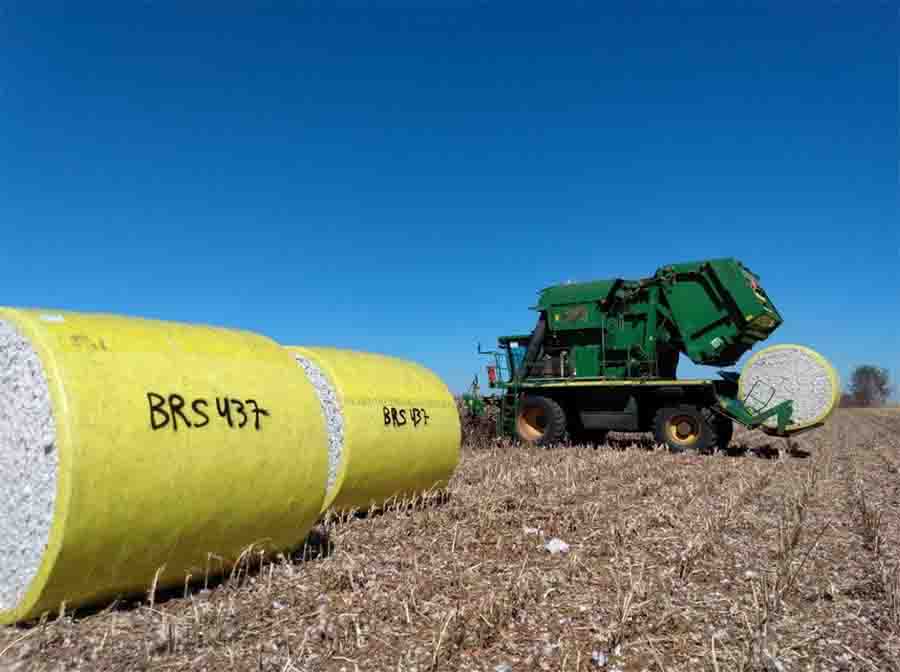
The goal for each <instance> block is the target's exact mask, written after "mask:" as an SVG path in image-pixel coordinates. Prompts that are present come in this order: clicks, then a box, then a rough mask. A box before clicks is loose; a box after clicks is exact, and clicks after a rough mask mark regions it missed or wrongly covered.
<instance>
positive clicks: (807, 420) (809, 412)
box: [738, 344, 841, 432]
mask: <svg viewBox="0 0 900 672" xmlns="http://www.w3.org/2000/svg"><path fill="white" fill-rule="evenodd" d="M738 394H739V396H740V398H741V399H746V400H747V403H748V404H750V405H756V406H758V405H760V404H761V403H763V402H768V403H766V408H771V407H773V406H775V405H776V404H779V403H781V402H783V401H787V400H790V401H792V402H793V415H792V422H791V423H790V424H789V425H788V427H787V430H788V431H794V432H796V431H799V430H801V429H806V428H809V427H812V426H814V425H818V424H821V423H823V422H825V420H826V419H827V418H828V416H829V415H831V413H832V412H833V411H834V409H835V407H836V406H837V403H838V401H839V399H840V394H841V387H840V379H839V377H838V374H837V371H835V369H834V367H833V366H832V365H831V364H830V363H829V362H828V360H827V359H825V357H823V356H822V355H821V354H819V353H818V352H816V351H815V350H813V349H811V348H808V347H806V346H803V345H794V344H784V345H773V346H769V347H768V348H764V349H762V350H760V351H759V352H757V353H756V354H755V355H753V356H752V357H750V359H748V360H747V364H746V365H745V366H744V368H743V369H742V371H741V374H740V377H739V379H738ZM748 395H750V396H749V398H748ZM776 423H777V421H776V418H774V417H772V418H768V419H767V420H766V421H765V422H764V424H763V429H764V430H765V429H769V430H771V429H774V428H775V427H776Z"/></svg>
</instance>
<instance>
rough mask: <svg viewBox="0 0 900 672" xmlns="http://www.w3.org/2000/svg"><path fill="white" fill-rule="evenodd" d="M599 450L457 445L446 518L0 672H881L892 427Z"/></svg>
mask: <svg viewBox="0 0 900 672" xmlns="http://www.w3.org/2000/svg"><path fill="white" fill-rule="evenodd" d="M610 444H611V445H607V446H604V447H601V448H599V449H597V450H592V449H585V448H579V447H574V446H571V447H559V448H553V449H541V450H536V449H526V448H521V447H514V446H509V445H508V444H505V443H492V442H490V441H488V440H485V439H483V438H470V439H468V440H467V441H466V443H465V445H464V452H463V459H462V462H461V464H460V467H459V469H458V470H457V472H456V474H455V475H454V477H453V480H452V482H451V484H450V488H449V497H446V496H437V495H435V496H433V497H426V498H423V499H421V500H419V501H416V502H405V503H404V502H399V503H397V504H396V505H394V506H390V507H388V508H387V510H385V511H383V512H378V513H372V514H371V515H367V516H357V517H353V518H348V519H345V520H337V519H328V520H326V521H325V522H324V523H323V524H321V525H319V527H318V528H317V532H316V534H314V535H313V536H312V537H311V538H310V540H309V541H310V543H309V544H308V545H307V547H306V549H305V551H304V552H298V553H297V555H296V557H293V558H285V559H282V560H280V561H278V562H274V563H268V564H266V563H259V562H258V561H257V560H255V559H254V558H253V557H252V556H249V557H248V558H247V562H246V563H245V564H244V565H243V566H242V567H241V568H240V569H239V570H237V571H235V572H233V573H232V575H231V576H229V577H227V578H226V579H225V580H224V581H219V582H216V581H213V580H209V581H207V582H206V586H205V587H204V585H203V582H201V585H200V586H198V587H197V588H195V589H194V590H193V591H188V592H185V591H183V590H179V591H175V592H174V593H169V594H160V593H153V592H151V591H148V596H147V598H146V599H145V600H144V601H141V602H137V603H129V604H118V605H114V606H111V607H108V608H106V609H104V610H103V611H99V612H96V613H76V614H74V615H73V614H64V615H62V616H55V617H53V618H51V619H48V620H46V621H45V622H44V623H42V624H38V625H33V626H30V627H19V628H5V629H3V630H0V670H23V671H24V670H61V669H82V670H135V669H150V670H186V671H187V670H190V671H191V672H200V671H201V670H248V671H249V670H254V671H260V670H272V671H276V670H277V671H290V670H336V671H338V670H347V671H348V672H351V671H354V670H418V671H420V672H423V671H425V670H434V671H437V670H448V671H449V670H485V671H494V670H512V671H516V670H570V671H573V672H574V671H575V670H585V671H586V670H616V669H617V670H622V671H631V670H633V671H638V670H654V671H655V670H659V671H664V670H665V671H675V670H710V671H717V670H721V671H725V670H780V669H784V670H813V669H814V670H891V669H898V667H897V661H898V660H900V583H898V563H900V411H895V410H882V411H857V410H844V409H840V410H838V411H836V412H835V414H834V415H833V416H832V417H831V419H830V421H829V425H828V426H827V427H825V428H822V429H817V430H814V431H813V432H810V433H808V434H805V435H802V438H801V439H799V440H798V441H797V442H796V444H795V445H794V446H793V454H787V453H785V454H781V455H779V452H778V450H777V449H778V445H777V444H775V443H770V442H768V441H767V440H766V437H765V436H763V435H760V434H749V433H746V432H737V433H736V435H735V438H734V441H733V443H732V446H731V448H732V453H733V454H731V455H723V454H718V455H712V456H701V455H697V454H691V453H685V454H681V455H670V454H667V453H664V452H662V451H658V450H655V449H654V447H653V446H652V445H650V444H649V443H643V444H641V443H637V444H636V443H633V442H632V441H631V438H630V437H627V436H626V435H616V436H613V437H611V439H610ZM551 550H552V551H553V552H551ZM148 588H149V587H148Z"/></svg>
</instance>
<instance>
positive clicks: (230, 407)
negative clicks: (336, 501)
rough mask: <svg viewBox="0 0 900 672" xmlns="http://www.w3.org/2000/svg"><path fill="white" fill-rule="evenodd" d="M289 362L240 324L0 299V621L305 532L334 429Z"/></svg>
mask: <svg viewBox="0 0 900 672" xmlns="http://www.w3.org/2000/svg"><path fill="white" fill-rule="evenodd" d="M291 367H293V370H294V371H296V370H297V369H296V367H297V365H296V363H295V362H294V360H293V358H292V357H291V356H290V355H289V354H288V353H287V352H286V351H285V350H284V348H282V347H281V346H280V345H279V344H277V343H275V342H274V341H271V340H270V339H267V338H265V337H262V336H259V335H256V334H252V333H249V332H242V331H234V330H226V329H218V328H212V327H202V326H194V325H185V324H178V323H171V322H159V321H153V320H141V319H136V318H125V317H117V316H111V315H99V314H85V313H70V312H52V313H51V312H46V311H31V310H19V309H0V477H2V482H0V516H2V522H0V534H2V536H0V623H13V622H18V621H26V620H30V619H32V618H36V617H38V616H40V615H41V614H43V613H46V612H55V611H57V610H58V609H59V608H60V606H61V605H63V604H65V605H66V606H67V608H73V607H79V606H82V605H87V604H92V603H99V602H105V601H107V600H109V599H113V598H115V597H117V596H120V595H128V594H140V593H144V592H146V591H147V590H148V588H150V586H151V585H154V584H155V585H156V586H158V587H159V588H164V587H172V586H180V585H183V584H184V582H185V580H186V579H192V580H195V581H196V580H202V579H203V578H204V576H209V575H215V574H219V573H222V572H225V571H228V569H229V568H230V567H232V566H233V565H234V563H235V562H237V561H238V560H239V559H240V557H241V554H242V553H243V552H244V551H245V550H247V549H248V548H250V547H255V549H256V550H262V551H264V552H269V553H271V552H274V551H277V550H286V549H289V548H292V547H296V546H298V545H299V544H300V543H302V541H303V539H304V537H305V536H306V535H307V533H308V532H309V529H310V528H311V527H312V525H313V524H314V523H315V521H316V520H317V518H318V516H319V513H320V511H321V509H322V502H323V500H324V497H325V484H326V481H327V474H328V451H327V446H328V443H327V442H328V436H327V433H326V428H325V423H324V421H323V419H322V414H321V412H320V408H319V400H318V398H317V396H316V391H315V390H314V388H313V386H312V385H311V384H310V383H309V381H308V380H307V379H306V377H305V376H303V375H302V374H301V372H299V371H297V375H286V370H291Z"/></svg>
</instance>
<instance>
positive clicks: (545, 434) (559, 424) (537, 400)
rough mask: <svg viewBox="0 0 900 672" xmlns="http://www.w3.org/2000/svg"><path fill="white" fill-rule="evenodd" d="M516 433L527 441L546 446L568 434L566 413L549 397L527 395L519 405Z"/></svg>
mask: <svg viewBox="0 0 900 672" xmlns="http://www.w3.org/2000/svg"><path fill="white" fill-rule="evenodd" d="M516 434H517V435H518V437H519V439H520V440H522V441H524V442H525V443H531V444H534V445H536V446H546V445H549V444H551V443H557V442H559V441H561V440H562V438H563V436H565V434H566V414H565V411H563V409H562V407H561V406H560V405H559V404H557V403H556V402H555V401H553V399H550V398H548V397H537V396H535V397H525V398H524V399H523V400H522V402H521V403H520V405H519V415H518V417H517V418H516Z"/></svg>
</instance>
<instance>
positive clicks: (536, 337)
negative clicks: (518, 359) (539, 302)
mask: <svg viewBox="0 0 900 672" xmlns="http://www.w3.org/2000/svg"><path fill="white" fill-rule="evenodd" d="M546 331H547V321H546V319H545V318H544V315H543V314H541V316H540V317H539V318H538V321H537V324H536V325H535V327H534V331H532V332H531V340H529V341H528V349H527V350H526V351H525V357H524V358H523V359H522V366H521V367H519V369H517V370H516V377H515V382H517V383H520V382H522V379H523V378H525V376H526V375H527V372H528V371H529V370H530V369H531V365H532V364H534V360H535V359H537V356H538V353H539V352H540V350H541V346H542V345H543V344H544V333H545V332H546Z"/></svg>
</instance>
